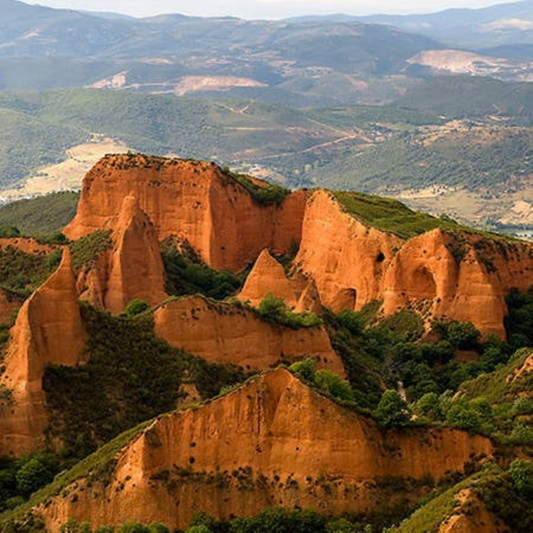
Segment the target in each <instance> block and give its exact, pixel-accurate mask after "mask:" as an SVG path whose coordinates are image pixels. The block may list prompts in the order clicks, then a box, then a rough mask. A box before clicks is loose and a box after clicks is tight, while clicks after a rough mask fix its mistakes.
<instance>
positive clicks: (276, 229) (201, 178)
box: [64, 155, 306, 271]
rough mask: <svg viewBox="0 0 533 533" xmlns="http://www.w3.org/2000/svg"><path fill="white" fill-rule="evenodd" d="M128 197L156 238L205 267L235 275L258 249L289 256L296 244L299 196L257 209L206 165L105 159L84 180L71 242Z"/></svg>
mask: <svg viewBox="0 0 533 533" xmlns="http://www.w3.org/2000/svg"><path fill="white" fill-rule="evenodd" d="M128 195H133V196H135V197H136V198H138V200H139V205H140V206H141V209H142V210H143V211H144V212H145V213H146V214H147V215H148V216H149V218H150V220H152V222H153V223H154V226H155V229H156V232H157V236H158V239H159V240H160V241H161V240H163V239H164V238H166V237H168V236H171V235H174V236H176V237H178V238H179V239H183V240H187V242H188V243H189V244H190V245H191V246H192V247H193V248H194V249H195V250H196V251H197V252H198V253H199V254H200V256H201V257H202V259H203V260H204V261H205V262H206V263H208V264H209V265H210V266H212V267H214V268H217V269H222V268H230V269H232V270H236V271H237V270H241V269H243V268H245V267H246V266H247V265H248V264H249V263H250V262H251V261H253V260H254V259H255V258H256V257H257V255H258V254H259V252H260V251H261V250H262V249H263V248H269V249H270V250H272V251H273V252H275V253H284V252H287V251H289V249H290V248H291V245H293V243H294V242H296V243H298V242H299V241H300V234H301V223H302V217H303V210H304V207H305V201H306V193H305V192H303V191H299V192H297V193H294V194H291V195H289V196H288V197H287V198H285V200H283V201H282V202H281V204H280V205H260V204H258V203H257V202H254V201H253V199H252V197H251V196H250V194H249V193H248V191H247V190H246V189H245V188H244V187H243V186H242V185H241V184H240V183H239V182H238V181H237V180H236V179H235V178H232V177H231V176H229V175H226V174H224V173H223V172H222V171H221V170H220V168H218V167H217V166H216V165H215V164H213V163H205V162H197V161H184V160H179V159H164V158H157V157H147V156H142V155H137V156H128V155H120V156H108V157H106V158H104V159H102V160H101V161H100V162H99V163H97V164H96V165H95V167H94V168H93V169H92V170H91V171H90V172H89V173H88V174H87V175H86V177H85V179H84V182H83V189H82V193H81V198H80V202H79V206H78V212H77V214H76V217H75V218H74V220H73V221H72V222H71V223H70V224H69V225H68V226H67V227H66V228H65V230H64V231H65V234H66V235H67V236H68V237H69V238H71V239H77V238H79V237H81V236H83V235H88V234H89V233H92V232H93V231H95V230H97V229H101V228H104V227H106V225H108V224H109V222H110V219H111V218H112V217H113V216H115V215H116V213H117V212H118V211H119V210H120V207H121V204H122V199H123V198H124V197H125V196H128Z"/></svg>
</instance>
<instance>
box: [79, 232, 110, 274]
mask: <svg viewBox="0 0 533 533" xmlns="http://www.w3.org/2000/svg"><path fill="white" fill-rule="evenodd" d="M112 244H113V242H112V240H111V230H103V229H99V230H96V231H94V232H93V233H91V234H90V235H87V236H85V237H81V238H80V239H78V240H77V241H74V242H73V243H71V244H70V252H71V254H72V268H73V269H74V270H75V271H78V270H80V269H81V268H82V267H84V268H85V269H89V268H90V267H91V265H92V264H93V263H94V261H95V260H96V259H97V257H98V256H99V255H100V254H101V253H102V252H104V251H105V250H109V248H111V246H112Z"/></svg>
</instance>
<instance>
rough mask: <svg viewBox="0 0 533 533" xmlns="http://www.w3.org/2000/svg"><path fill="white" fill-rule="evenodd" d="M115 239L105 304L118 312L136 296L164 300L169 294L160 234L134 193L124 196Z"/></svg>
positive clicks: (151, 299) (114, 231)
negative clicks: (156, 231) (165, 288)
mask: <svg viewBox="0 0 533 533" xmlns="http://www.w3.org/2000/svg"><path fill="white" fill-rule="evenodd" d="M113 241H114V248H113V250H112V253H111V260H110V269H109V277H108V280H107V291H106V294H105V297H104V307H105V308H106V309H109V310H110V311H112V312H114V313H117V312H120V311H123V310H124V308H125V307H126V305H127V304H128V302H129V301H130V300H132V299H134V298H138V299H140V300H144V301H146V302H147V303H148V304H149V305H155V304H157V303H159V302H161V301H163V300H164V299H165V298H166V297H167V294H166V293H165V290H164V285H165V274H164V268H163V262H162V260H161V253H160V251H159V243H158V241H157V236H156V233H155V230H154V227H153V225H152V223H151V222H150V219H149V218H148V217H147V216H146V214H145V213H143V212H142V211H141V209H140V208H139V204H138V203H137V200H136V199H135V198H134V197H132V196H127V197H126V198H124V201H123V204H122V210H121V212H120V216H119V219H118V221H117V224H116V226H115V229H114V230H113Z"/></svg>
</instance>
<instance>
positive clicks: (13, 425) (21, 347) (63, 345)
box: [0, 248, 86, 455]
mask: <svg viewBox="0 0 533 533" xmlns="http://www.w3.org/2000/svg"><path fill="white" fill-rule="evenodd" d="M85 338H86V337H85V332H84V329H83V324H82V320H81V316H80V311H79V307H78V302H77V292H76V281H75V278H74V273H73V272H72V267H71V261H70V253H69V250H68V249H67V248H65V249H64V251H63V258H62V261H61V264H60V265H59V267H58V269H57V270H56V271H55V272H54V274H52V275H51V276H50V278H48V280H47V281H46V282H45V283H44V284H43V285H42V286H41V287H40V288H39V289H37V291H36V292H35V293H34V294H33V295H32V296H31V297H30V298H29V299H28V300H27V301H26V302H25V303H24V305H23V306H22V308H21V309H20V311H19V313H18V316H17V320H16V322H15V325H14V326H13V328H12V329H11V341H10V343H9V346H8V349H7V355H6V358H5V367H6V370H5V372H4V373H3V374H2V376H1V378H0V384H1V385H3V386H4V387H6V388H7V389H9V390H10V391H11V398H10V399H9V400H3V401H2V403H0V455H2V454H15V455H20V454H22V453H27V452H30V451H35V450H37V449H39V448H41V447H42V444H43V443H42V438H43V437H42V435H43V430H44V428H45V426H46V412H45V395H44V392H43V390H42V378H43V374H44V370H45V367H46V365H47V364H49V363H53V364H61V365H68V366H73V365H76V364H78V363H80V362H81V361H82V360H83V353H84V346H85Z"/></svg>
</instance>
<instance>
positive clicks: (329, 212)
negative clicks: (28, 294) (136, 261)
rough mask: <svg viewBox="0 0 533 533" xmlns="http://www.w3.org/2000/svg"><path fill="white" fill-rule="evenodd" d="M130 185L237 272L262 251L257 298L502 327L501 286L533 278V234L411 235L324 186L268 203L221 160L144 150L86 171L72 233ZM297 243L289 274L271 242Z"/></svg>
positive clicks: (190, 240) (183, 235)
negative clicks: (521, 237)
mask: <svg viewBox="0 0 533 533" xmlns="http://www.w3.org/2000/svg"><path fill="white" fill-rule="evenodd" d="M249 183H251V184H252V185H251V186H252V187H253V186H256V187H259V188H260V187H264V186H265V184H264V183H263V182H261V181H260V180H253V179H250V180H249ZM129 195H132V196H134V197H135V198H137V199H138V203H139V206H140V210H141V211H143V212H144V213H145V214H146V215H147V217H148V218H149V219H150V220H151V221H152V222H153V225H154V229H155V235H156V238H157V240H159V241H161V240H162V239H164V238H166V237H169V236H173V237H175V238H176V240H177V241H178V242H186V243H187V244H188V245H190V246H192V247H193V249H194V250H196V251H197V252H198V253H199V255H200V256H201V258H202V259H203V260H204V261H205V262H206V263H207V264H208V265H210V266H211V267H214V268H217V269H222V268H230V269H232V270H234V271H239V270H242V269H244V268H245V267H246V266H247V265H249V264H250V263H251V262H253V261H256V260H257V261H256V264H255V267H254V268H253V270H252V272H251V274H250V276H249V279H248V280H247V282H246V285H245V287H244V289H243V291H242V293H241V295H240V297H241V298H242V299H244V300H250V302H251V303H252V304H253V305H257V304H258V303H259V302H260V301H261V300H262V299H263V298H264V297H265V296H266V294H268V292H272V293H273V294H277V295H279V296H282V297H283V298H284V299H285V300H286V303H287V305H288V306H289V307H294V308H296V307H298V309H299V310H301V309H307V310H309V309H316V310H318V309H319V308H320V304H322V305H324V306H327V307H330V308H331V309H333V310H334V311H340V310H342V309H345V308H347V309H355V310H359V309H361V308H362V307H363V306H364V305H365V304H366V303H368V302H370V301H373V300H381V301H383V308H382V310H383V313H384V314H385V315H388V314H392V313H394V312H396V311H397V310H398V309H400V308H403V307H405V306H410V307H412V308H414V309H415V310H417V311H418V312H419V313H420V314H421V315H422V316H423V317H424V318H425V319H426V323H429V322H430V319H432V318H436V317H445V318H450V319H454V320H460V321H470V322H473V323H474V324H475V326H476V327H477V328H478V329H480V330H481V332H482V333H483V334H484V335H488V334H490V333H495V334H497V335H499V336H504V335H505V332H504V328H503V318H504V316H505V314H506V312H507V309H506V306H505V300H504V298H505V295H506V294H507V292H508V291H509V290H510V288H511V287H518V288H520V289H527V288H528V287H529V286H530V285H532V284H533V246H532V245H531V244H528V243H521V242H518V241H517V242H512V241H505V240H504V239H498V238H490V237H486V236H483V235H480V234H474V233H468V232H463V231H459V230H454V232H445V231H442V230H439V229H436V230H433V231H430V232H427V233H424V234H422V235H420V236H418V237H414V238H411V239H408V240H405V239H402V238H400V237H398V236H397V235H395V234H393V233H392V232H386V231H382V230H379V229H377V228H374V227H369V225H367V224H365V223H363V222H362V221H361V220H359V219H358V218H357V213H356V214H355V216H354V215H352V214H351V213H349V212H348V210H347V209H346V208H344V207H343V205H341V204H340V203H339V202H338V201H337V200H336V197H335V196H334V195H333V194H332V193H330V192H327V191H324V190H316V191H313V192H305V191H298V192H295V193H292V194H290V195H288V196H287V197H285V199H284V200H282V201H280V202H279V203H267V204H264V203H263V204H261V203H259V202H258V201H257V200H254V198H253V197H252V195H251V193H250V192H249V190H248V189H247V188H246V187H245V186H244V185H243V184H242V183H241V182H240V181H239V180H238V179H236V178H235V177H233V176H231V175H229V174H226V173H224V172H222V170H221V169H220V168H218V167H217V166H216V165H214V164H211V163H206V162H197V161H184V160H179V159H164V158H158V157H148V156H143V155H121V156H108V157H106V158H104V159H103V160H102V161H100V162H99V163H98V164H97V165H96V166H95V167H94V168H93V169H92V170H91V171H90V172H89V173H88V174H87V176H86V177H85V180H84V184H83V190H82V195H81V200H80V203H79V207H78V213H77V215H76V217H75V219H74V220H73V221H72V222H71V223H70V224H69V225H68V226H67V228H66V229H65V233H66V235H67V236H68V237H70V238H72V239H76V238H78V237H80V236H82V235H87V234H88V233H91V232H93V231H95V230H97V229H101V228H106V227H108V228H112V227H114V225H115V224H116V213H118V212H119V211H120V209H121V206H122V201H123V198H124V197H127V196H129ZM362 201H363V202H364V200H362ZM372 208H373V207H372V205H371V202H370V203H369V206H368V209H372ZM402 216H403V215H402ZM415 222H416V220H415ZM295 245H299V251H298V254H297V256H296V259H295V261H294V264H293V266H294V268H293V270H292V271H291V276H290V278H289V279H288V278H287V277H286V275H285V273H284V272H283V269H282V267H281V265H279V264H278V263H277V262H276V261H275V260H274V259H273V257H272V256H271V255H270V253H272V254H279V253H287V252H288V251H289V250H290V249H292V248H294V246H295ZM266 250H269V251H270V253H269V252H268V251H266ZM258 256H259V258H258ZM105 261H106V260H104V259H102V260H101V262H102V263H105ZM111 263H112V261H111V260H110V261H108V262H107V263H106V264H101V265H99V268H100V271H99V272H97V273H95V274H91V275H89V276H87V280H86V281H84V284H85V287H86V290H87V295H90V296H89V299H90V300H91V301H96V300H98V299H100V300H102V301H103V300H105V296H104V294H105V292H106V290H107V288H106V287H105V284H106V282H105V280H106V279H107V276H108V275H109V272H108V271H109V270H110V269H111ZM121 265H124V263H123V262H122V263H121ZM114 268H115V272H120V271H121V269H122V267H118V266H116V265H115V267H114ZM117 268H118V270H117ZM106 269H107V270H106ZM122 271H123V269H122ZM297 273H299V278H298V274H297ZM119 277H120V276H118V277H117V279H118V278H119ZM304 282H305V283H304ZM302 283H303V285H302ZM309 283H311V285H309V289H310V290H311V288H313V287H316V291H315V289H314V288H313V294H314V297H313V298H310V293H309V291H308V292H307V294H306V296H305V302H306V303H305V305H304V304H303V301H302V302H301V305H299V300H300V298H301V296H302V293H303V291H304V289H305V286H306V285H308V284H309ZM118 292H120V289H118ZM159 296H160V294H158V297H159ZM316 296H318V298H316ZM110 298H111V299H112V300H113V304H106V303H105V302H104V303H103V305H107V306H109V305H111V306H112V307H113V308H114V309H119V308H121V307H122V306H123V302H122V303H120V305H119V303H117V302H118V301H119V300H120V299H121V296H120V294H119V295H118V296H112V297H110ZM153 300H154V301H155V300H156V298H154V299H153Z"/></svg>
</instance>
